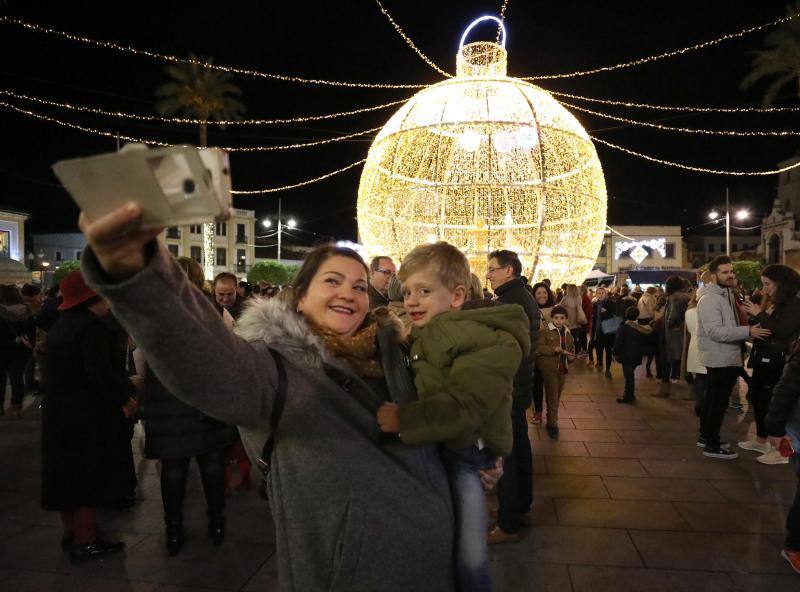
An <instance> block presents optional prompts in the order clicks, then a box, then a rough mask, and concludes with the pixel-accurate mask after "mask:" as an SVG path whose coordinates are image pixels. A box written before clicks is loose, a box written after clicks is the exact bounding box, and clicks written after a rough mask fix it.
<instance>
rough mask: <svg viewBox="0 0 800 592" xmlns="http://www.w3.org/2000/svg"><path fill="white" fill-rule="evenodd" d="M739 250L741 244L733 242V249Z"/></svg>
mask: <svg viewBox="0 0 800 592" xmlns="http://www.w3.org/2000/svg"><path fill="white" fill-rule="evenodd" d="M738 250H739V245H737V244H736V243H733V244H732V245H731V251H738Z"/></svg>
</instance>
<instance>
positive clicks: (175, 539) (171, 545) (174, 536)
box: [167, 524, 186, 557]
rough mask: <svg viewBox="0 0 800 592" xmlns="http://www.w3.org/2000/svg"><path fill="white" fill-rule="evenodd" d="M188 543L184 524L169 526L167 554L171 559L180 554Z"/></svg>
mask: <svg viewBox="0 0 800 592" xmlns="http://www.w3.org/2000/svg"><path fill="white" fill-rule="evenodd" d="M185 542H186V531H185V530H184V528H183V524H167V553H169V556H170V557H175V555H177V554H178V553H180V550H181V548H182V547H183V544H184V543H185Z"/></svg>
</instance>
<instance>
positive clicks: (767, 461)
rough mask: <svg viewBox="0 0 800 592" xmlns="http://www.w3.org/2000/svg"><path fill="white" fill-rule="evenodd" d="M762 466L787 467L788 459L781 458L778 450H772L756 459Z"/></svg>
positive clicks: (786, 457) (785, 457)
mask: <svg viewBox="0 0 800 592" xmlns="http://www.w3.org/2000/svg"><path fill="white" fill-rule="evenodd" d="M756 460H757V461H758V462H760V463H761V464H762V465H788V464H789V457H788V456H781V453H780V451H779V450H776V449H775V448H773V449H772V450H770V451H769V452H767V453H766V454H762V455H761V456H759V457H758V458H757V459H756Z"/></svg>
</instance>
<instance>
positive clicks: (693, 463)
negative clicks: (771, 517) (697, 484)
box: [639, 448, 752, 481]
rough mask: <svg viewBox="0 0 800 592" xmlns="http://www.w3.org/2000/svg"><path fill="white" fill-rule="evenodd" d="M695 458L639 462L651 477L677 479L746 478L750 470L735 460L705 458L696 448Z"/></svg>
mask: <svg viewBox="0 0 800 592" xmlns="http://www.w3.org/2000/svg"><path fill="white" fill-rule="evenodd" d="M697 455H698V457H697V460H687V461H680V460H651V459H642V460H640V461H639V462H641V463H642V465H643V466H644V467H645V468H646V469H647V472H648V473H650V475H652V476H653V477H665V478H679V479H733V480H739V481H742V480H746V479H748V478H750V477H751V475H752V472H751V471H750V470H749V469H748V467H746V466H745V465H744V464H743V463H740V462H738V461H736V460H714V459H707V458H705V457H704V456H703V455H702V451H701V450H700V449H699V448H698V449H697Z"/></svg>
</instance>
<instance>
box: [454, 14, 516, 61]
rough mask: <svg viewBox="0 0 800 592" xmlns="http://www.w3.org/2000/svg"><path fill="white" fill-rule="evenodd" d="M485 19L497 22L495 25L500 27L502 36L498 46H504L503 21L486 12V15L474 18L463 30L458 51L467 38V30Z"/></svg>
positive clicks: (504, 30)
mask: <svg viewBox="0 0 800 592" xmlns="http://www.w3.org/2000/svg"><path fill="white" fill-rule="evenodd" d="M485 21H495V22H496V23H497V25H498V26H499V27H500V32H501V33H502V36H501V37H500V41H499V44H500V47H502V48H503V49H505V48H506V28H505V26H504V25H503V21H501V20H500V19H499V18H497V17H496V16H492V15H490V14H487V15H486V16H482V17H480V18H476V19H475V20H474V21H472V22H471V23H470V24H469V26H468V27H467V28H466V29H465V30H464V34H463V35H461V41H460V42H459V44H458V51H459V52H461V48H462V47H464V41H466V40H467V35H469V32H470V31H472V29H473V28H475V25H479V24H480V23H482V22H485Z"/></svg>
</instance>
